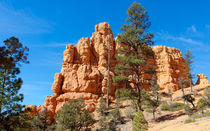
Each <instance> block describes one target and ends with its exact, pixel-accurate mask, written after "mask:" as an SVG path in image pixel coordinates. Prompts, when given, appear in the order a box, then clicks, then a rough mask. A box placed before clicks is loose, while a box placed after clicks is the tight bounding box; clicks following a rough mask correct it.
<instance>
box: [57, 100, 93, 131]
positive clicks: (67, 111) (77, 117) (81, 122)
mask: <svg viewBox="0 0 210 131" xmlns="http://www.w3.org/2000/svg"><path fill="white" fill-rule="evenodd" d="M55 121H56V122H57V125H56V130H59V131H60V130H67V129H68V130H74V131H79V130H82V129H84V130H87V129H88V127H89V126H92V125H93V124H94V123H95V120H94V119H93V117H92V114H90V113H89V112H88V110H87V109H85V105H84V101H83V99H72V100H70V101H68V102H67V103H65V104H64V105H63V107H62V108H61V110H60V111H59V112H58V113H57V114H56V116H55Z"/></svg>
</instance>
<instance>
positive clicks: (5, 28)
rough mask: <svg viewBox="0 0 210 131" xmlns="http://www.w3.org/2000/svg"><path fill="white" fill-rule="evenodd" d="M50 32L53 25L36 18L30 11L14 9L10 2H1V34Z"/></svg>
mask: <svg viewBox="0 0 210 131" xmlns="http://www.w3.org/2000/svg"><path fill="white" fill-rule="evenodd" d="M50 30H52V27H51V24H50V23H49V22H48V21H46V20H43V19H40V18H38V17H36V16H35V15H34V14H33V13H32V12H31V10H30V9H14V8H13V7H12V5H11V4H10V3H8V1H1V2H0V33H9V34H14V33H15V34H34V33H46V32H49V31H50Z"/></svg>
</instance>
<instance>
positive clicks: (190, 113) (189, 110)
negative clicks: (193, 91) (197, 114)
mask: <svg viewBox="0 0 210 131" xmlns="http://www.w3.org/2000/svg"><path fill="white" fill-rule="evenodd" d="M184 110H185V113H186V114H187V115H188V116H191V115H193V113H194V112H193V109H191V108H190V106H189V105H188V104H186V105H185V107H184Z"/></svg>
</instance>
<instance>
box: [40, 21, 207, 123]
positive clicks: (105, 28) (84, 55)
mask: <svg viewBox="0 0 210 131" xmlns="http://www.w3.org/2000/svg"><path fill="white" fill-rule="evenodd" d="M116 43H117V42H116V40H114V39H113V34H112V31H111V28H110V25H109V24H108V23H106V22H105V23H100V24H99V25H96V26H95V32H94V33H93V34H92V37H91V38H90V39H89V38H81V39H80V40H79V42H78V44H77V45H76V46H73V45H72V44H68V45H67V46H66V50H65V51H64V57H63V65H62V69H61V73H56V74H55V77H54V79H55V80H54V83H53V85H52V91H53V92H54V93H55V94H53V95H51V96H47V97H46V99H45V102H44V104H43V105H42V106H39V107H38V112H39V111H41V110H43V108H44V107H46V108H47V109H48V111H49V112H50V113H49V114H50V116H51V118H52V119H53V116H54V114H55V113H56V112H57V111H59V110H60V108H61V107H62V106H63V104H64V103H65V102H67V101H69V100H71V99H77V98H83V99H84V102H85V104H86V105H87V109H89V111H94V110H95V108H96V105H97V103H98V99H99V97H100V96H106V93H107V80H108V73H109V74H110V77H111V78H112V76H114V67H115V65H116V64H117V63H116V60H115V57H114V55H115V53H116V50H117V49H118V48H119V47H120V45H117V44H116ZM109 45H110V46H109ZM108 48H110V54H111V55H110V56H111V60H110V61H111V65H110V72H108V70H107V58H108ZM152 50H153V51H154V53H155V59H153V60H150V61H148V64H150V65H154V66H156V67H157V70H156V71H157V80H158V84H159V85H160V87H161V90H163V91H168V89H171V90H172V91H176V90H178V89H179V86H178V84H177V81H178V77H181V76H182V77H185V75H184V69H185V67H184V60H183V58H182V54H181V52H180V50H179V49H176V48H170V47H165V46H155V47H152ZM151 77H152V76H150V75H147V74H145V75H144V79H145V80H147V81H149V80H150V79H151ZM200 78H203V77H200ZM111 83H112V81H111ZM145 88H149V87H148V85H147V87H145ZM115 90H116V87H115V86H114V85H113V84H110V90H109V94H110V99H113V98H114V93H115Z"/></svg>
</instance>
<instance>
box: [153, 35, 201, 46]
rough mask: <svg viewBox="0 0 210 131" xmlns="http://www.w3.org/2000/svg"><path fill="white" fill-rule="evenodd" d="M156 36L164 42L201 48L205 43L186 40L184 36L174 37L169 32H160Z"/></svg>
mask: <svg viewBox="0 0 210 131" xmlns="http://www.w3.org/2000/svg"><path fill="white" fill-rule="evenodd" d="M156 35H157V36H156V37H157V38H158V39H161V40H164V41H172V42H182V43H186V44H192V45H199V46H202V45H204V44H203V42H201V41H197V40H193V39H192V38H185V37H183V36H174V35H171V34H169V33H168V32H158V33H156Z"/></svg>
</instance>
